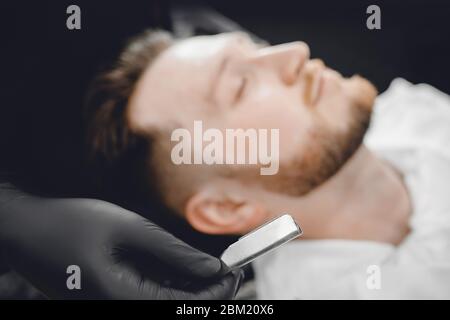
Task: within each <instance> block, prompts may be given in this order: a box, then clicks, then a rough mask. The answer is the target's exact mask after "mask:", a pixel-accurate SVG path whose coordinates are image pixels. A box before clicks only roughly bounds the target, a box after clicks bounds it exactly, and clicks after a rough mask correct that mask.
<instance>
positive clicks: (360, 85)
mask: <svg viewBox="0 0 450 320" xmlns="http://www.w3.org/2000/svg"><path fill="white" fill-rule="evenodd" d="M348 84H349V87H350V88H349V89H350V92H352V93H353V98H354V101H355V104H356V105H358V106H360V107H361V108H366V109H367V110H369V111H372V108H373V105H374V102H375V98H376V97H377V95H378V90H377V89H376V88H375V86H374V85H373V84H372V83H371V82H370V81H369V80H367V79H366V78H363V77H361V76H360V75H354V76H352V77H351V78H350V79H348Z"/></svg>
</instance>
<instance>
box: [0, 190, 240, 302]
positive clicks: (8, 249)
mask: <svg viewBox="0 0 450 320" xmlns="http://www.w3.org/2000/svg"><path fill="white" fill-rule="evenodd" d="M0 248H1V249H2V251H3V254H4V256H5V260H6V261H7V263H8V264H9V265H10V266H11V268H13V269H14V270H16V271H17V272H18V273H20V274H21V275H22V276H24V277H25V278H26V279H27V280H28V281H30V283H32V284H33V285H34V286H35V287H36V288H38V289H39V290H41V291H42V292H43V293H44V294H45V295H47V296H48V297H50V298H58V299H61V298H75V299H79V298H80V299H84V298H87V299H230V298H233V297H234V296H235V294H236V292H237V289H238V287H239V284H240V280H241V278H242V275H241V273H240V272H239V271H233V272H229V270H228V268H227V267H226V266H225V265H224V264H223V262H222V261H221V260H219V259H217V258H215V257H212V256H210V255H208V254H206V253H203V252H200V251H198V250H196V249H194V248H192V247H190V246H189V245H187V244H185V243H184V242H182V241H181V240H179V239H177V238H175V237H174V236H172V235H171V234H169V233H167V232H166V231H164V230H163V229H161V228H159V227H158V226H157V225H155V224H153V223H152V222H150V221H148V220H146V219H145V218H143V217H141V216H139V215H137V214H135V213H133V212H130V211H128V210H125V209H123V208H121V207H119V206H116V205H113V204H111V203H108V202H104V201H99V200H93V199H44V198H37V197H33V196H30V195H27V194H24V193H21V192H20V191H18V190H16V189H14V188H13V187H12V186H11V185H6V184H3V185H1V184H0ZM70 265H77V266H79V267H80V270H81V289H80V290H77V289H74V290H69V289H68V288H67V285H66V281H67V279H68V277H69V276H70V274H68V273H66V271H67V267H68V266H70Z"/></svg>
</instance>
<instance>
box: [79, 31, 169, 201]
mask: <svg viewBox="0 0 450 320" xmlns="http://www.w3.org/2000/svg"><path fill="white" fill-rule="evenodd" d="M172 43H173V39H172V37H171V35H170V33H168V32H165V31H158V30H157V31H152V30H147V31H145V32H143V33H142V34H140V35H138V36H137V37H135V38H133V39H131V40H130V41H129V43H128V45H126V46H125V48H124V50H123V51H122V53H121V54H120V56H119V59H118V60H117V62H116V63H115V64H113V66H112V67H111V68H110V69H109V70H106V71H105V72H103V73H101V74H100V75H99V76H98V77H96V78H95V79H94V81H93V82H92V84H91V87H90V90H89V93H88V97H87V103H86V109H85V111H86V112H85V117H86V118H85V120H86V138H87V140H86V145H87V155H88V165H89V168H90V169H91V171H92V176H93V178H94V183H95V185H96V187H97V188H100V189H101V191H102V192H106V194H110V193H111V192H113V193H115V194H117V193H118V192H120V193H121V192H123V190H128V188H130V187H132V188H133V189H135V190H134V191H133V193H134V192H137V191H143V190H144V189H145V188H146V189H147V190H148V187H149V186H148V185H145V186H144V184H148V182H151V181H149V180H150V179H148V178H149V177H151V176H153V174H152V173H151V172H150V169H151V168H150V167H149V166H148V165H146V164H147V160H148V159H149V157H150V153H151V144H152V139H151V137H143V136H140V135H138V134H136V133H134V132H132V131H131V130H130V129H129V126H128V123H127V118H126V109H127V105H128V100H129V98H130V96H131V95H132V93H133V91H134V89H135V86H136V83H137V82H138V80H139V78H140V77H141V75H142V74H143V72H144V71H145V70H146V69H147V68H148V67H149V66H150V65H151V64H152V62H153V61H154V60H155V59H156V57H158V55H159V54H160V53H161V52H162V51H164V50H165V49H167V48H168V47H169V46H170V45H171V44H172ZM143 170H144V171H143ZM142 172H146V173H147V175H143V174H142ZM118 184H120V185H118ZM118 187H121V188H118ZM136 187H137V188H136ZM119 190H121V191H119ZM153 191H154V189H153Z"/></svg>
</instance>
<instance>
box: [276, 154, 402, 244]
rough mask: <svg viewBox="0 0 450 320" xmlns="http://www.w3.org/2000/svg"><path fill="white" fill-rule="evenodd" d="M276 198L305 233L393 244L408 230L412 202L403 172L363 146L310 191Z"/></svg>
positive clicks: (309, 235)
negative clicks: (398, 171)
mask: <svg viewBox="0 0 450 320" xmlns="http://www.w3.org/2000/svg"><path fill="white" fill-rule="evenodd" d="M276 202H277V206H279V205H281V206H282V207H284V210H286V209H288V210H290V212H291V213H292V214H293V215H294V216H295V218H296V219H297V221H298V223H299V224H300V225H301V226H302V227H303V229H304V238H310V239H318V238H320V239H324V238H338V239H359V240H374V241H381V242H388V243H392V244H398V243H400V242H401V240H402V239H403V238H404V237H405V236H406V234H407V233H408V231H409V230H408V220H409V215H410V212H411V204H410V199H409V195H408V193H407V190H406V188H405V186H404V184H403V181H402V177H401V176H400V174H398V173H397V172H396V171H395V170H394V169H393V168H392V167H391V166H390V165H389V164H388V163H386V162H385V161H383V160H381V159H379V158H378V157H376V156H375V155H374V154H373V153H372V152H371V151H370V150H368V149H367V148H366V147H364V146H363V147H361V148H360V149H359V150H358V151H357V152H356V153H355V154H354V155H353V156H352V158H351V159H349V161H348V162H347V163H346V164H345V165H344V167H342V168H341V170H339V172H338V173H336V175H334V176H333V177H332V178H330V179H329V180H328V181H326V182H325V183H324V184H322V185H321V186H319V187H318V188H316V189H315V190H313V191H312V192H310V193H308V194H307V195H305V196H302V197H297V198H290V199H286V198H284V199H283V200H278V201H276ZM274 209H275V208H274ZM279 209H280V208H277V209H276V210H279Z"/></svg>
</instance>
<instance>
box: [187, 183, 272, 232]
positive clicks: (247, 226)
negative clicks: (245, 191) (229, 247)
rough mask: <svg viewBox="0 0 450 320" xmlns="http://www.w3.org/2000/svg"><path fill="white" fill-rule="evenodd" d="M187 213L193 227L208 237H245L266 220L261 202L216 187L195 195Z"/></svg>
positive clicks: (188, 205)
mask: <svg viewBox="0 0 450 320" xmlns="http://www.w3.org/2000/svg"><path fill="white" fill-rule="evenodd" d="M185 214H186V219H187V220H188V222H189V223H190V224H191V225H192V227H194V228H195V229H197V230H198V231H200V232H204V233H209V234H245V233H247V232H249V231H251V230H253V229H254V228H256V227H257V226H259V225H260V224H262V223H263V222H264V221H265V219H266V217H267V212H266V210H265V208H263V206H262V205H260V204H259V203H255V202H252V201H249V200H247V199H243V198H242V197H239V196H237V195H234V194H233V193H230V192H227V191H224V190H220V191H219V190H216V189H213V188H210V189H208V190H201V191H199V192H197V193H196V194H195V195H193V196H192V197H191V198H190V199H189V200H188V202H187V204H186V209H185Z"/></svg>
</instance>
